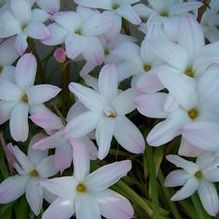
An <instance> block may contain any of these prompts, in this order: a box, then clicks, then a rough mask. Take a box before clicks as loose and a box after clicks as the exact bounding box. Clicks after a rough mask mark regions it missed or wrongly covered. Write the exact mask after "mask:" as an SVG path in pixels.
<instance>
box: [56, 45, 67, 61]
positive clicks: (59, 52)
mask: <svg viewBox="0 0 219 219" xmlns="http://www.w3.org/2000/svg"><path fill="white" fill-rule="evenodd" d="M53 56H54V58H55V59H56V61H57V62H59V63H63V62H64V61H65V60H66V52H65V50H64V49H63V48H62V47H60V48H57V49H56V50H55V52H54V53H53Z"/></svg>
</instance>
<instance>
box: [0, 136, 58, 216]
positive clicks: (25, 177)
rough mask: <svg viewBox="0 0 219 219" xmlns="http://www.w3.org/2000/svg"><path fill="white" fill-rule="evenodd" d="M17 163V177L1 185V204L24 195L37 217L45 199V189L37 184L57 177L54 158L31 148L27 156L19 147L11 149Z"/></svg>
mask: <svg viewBox="0 0 219 219" xmlns="http://www.w3.org/2000/svg"><path fill="white" fill-rule="evenodd" d="M39 138H41V136H39V135H38V136H35V137H34V138H33V139H32V141H37V140H39ZM11 150H12V152H13V155H14V157H15V160H16V162H15V163H14V168H15V169H16V171H17V174H16V175H15V176H11V177H8V178H7V179H5V180H4V181H3V182H2V183H1V184H0V203H1V204H3V203H9V202H11V201H14V200H16V199H17V198H19V197H20V196H22V195H23V194H24V193H26V199H27V201H28V203H29V205H30V207H31V209H32V210H33V212H34V214H35V215H38V214H39V213H40V210H41V207H42V203H43V197H44V195H45V193H44V191H43V188H41V187H40V186H39V185H38V184H37V182H39V181H41V180H45V179H47V178H48V177H51V176H53V175H55V174H56V173H57V172H58V170H56V169H55V168H54V164H55V163H54V156H49V157H47V151H36V150H32V149H30V147H29V150H28V156H26V155H25V154H24V153H23V152H22V151H21V150H20V149H19V148H18V147H16V146H15V147H11Z"/></svg>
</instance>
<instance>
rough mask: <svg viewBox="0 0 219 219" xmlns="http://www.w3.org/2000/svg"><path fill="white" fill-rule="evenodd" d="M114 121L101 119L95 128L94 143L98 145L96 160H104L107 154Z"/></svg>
mask: <svg viewBox="0 0 219 219" xmlns="http://www.w3.org/2000/svg"><path fill="white" fill-rule="evenodd" d="M114 125H115V120H114V119H111V118H103V119H101V120H100V121H99V123H98V124H97V128H96V141H97V145H98V158H99V159H101V160H102V159H104V158H105V157H106V155H107V154H108V152H109V149H110V145H111V141H112V138H113V133H114Z"/></svg>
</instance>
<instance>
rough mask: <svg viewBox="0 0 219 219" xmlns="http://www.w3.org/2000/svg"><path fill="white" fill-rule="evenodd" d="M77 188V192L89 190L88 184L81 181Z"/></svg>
mask: <svg viewBox="0 0 219 219" xmlns="http://www.w3.org/2000/svg"><path fill="white" fill-rule="evenodd" d="M76 190H77V192H80V193H82V192H86V191H87V188H86V186H85V185H84V184H83V183H79V184H78V185H77V186H76Z"/></svg>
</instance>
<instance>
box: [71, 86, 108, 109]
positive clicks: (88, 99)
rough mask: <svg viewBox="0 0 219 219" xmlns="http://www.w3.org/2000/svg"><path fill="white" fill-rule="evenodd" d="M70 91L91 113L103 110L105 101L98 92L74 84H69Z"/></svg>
mask: <svg viewBox="0 0 219 219" xmlns="http://www.w3.org/2000/svg"><path fill="white" fill-rule="evenodd" d="M69 89H70V91H71V92H72V93H74V94H75V95H76V96H77V98H78V99H79V101H80V102H81V103H82V104H84V105H85V106H86V107H87V108H88V109H90V110H91V111H99V112H101V111H102V110H103V103H104V102H103V99H102V97H101V96H100V95H99V94H98V93H97V92H96V91H94V90H92V89H90V88H87V87H84V86H82V85H80V84H78V83H73V82H72V83H70V84H69Z"/></svg>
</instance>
